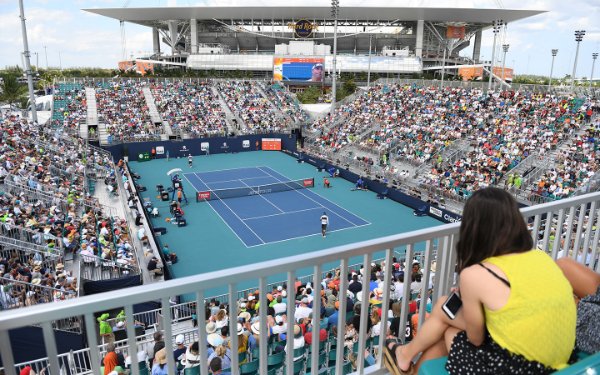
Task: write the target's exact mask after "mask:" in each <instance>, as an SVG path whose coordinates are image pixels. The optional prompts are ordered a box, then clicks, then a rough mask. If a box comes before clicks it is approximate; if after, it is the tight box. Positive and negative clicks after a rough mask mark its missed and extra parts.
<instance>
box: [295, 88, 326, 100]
mask: <svg viewBox="0 0 600 375" xmlns="http://www.w3.org/2000/svg"><path fill="white" fill-rule="evenodd" d="M321 94H322V92H321V88H320V87H318V86H310V87H308V88H306V89H305V90H304V91H303V92H300V93H298V94H297V96H298V100H299V101H300V102H302V103H304V104H314V103H317V102H318V101H319V97H320V96H321Z"/></svg>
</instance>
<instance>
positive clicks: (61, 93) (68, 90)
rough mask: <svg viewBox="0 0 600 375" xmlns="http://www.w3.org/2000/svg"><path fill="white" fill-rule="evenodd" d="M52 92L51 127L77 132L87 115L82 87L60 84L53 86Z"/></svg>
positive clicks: (72, 84) (75, 84)
mask: <svg viewBox="0 0 600 375" xmlns="http://www.w3.org/2000/svg"><path fill="white" fill-rule="evenodd" d="M53 90H54V92H53V106H54V112H53V117H52V126H54V127H59V126H62V127H63V128H67V129H73V130H77V129H78V127H79V122H80V121H82V120H85V118H86V113H87V100H86V96H85V89H84V87H83V86H82V85H81V84H78V83H62V84H58V85H56V86H54V88H53Z"/></svg>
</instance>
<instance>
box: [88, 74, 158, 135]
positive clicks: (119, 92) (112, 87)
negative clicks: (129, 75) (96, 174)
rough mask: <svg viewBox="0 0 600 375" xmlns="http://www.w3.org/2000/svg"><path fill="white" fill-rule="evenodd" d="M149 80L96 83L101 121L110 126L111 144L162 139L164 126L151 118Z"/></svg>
mask: <svg viewBox="0 0 600 375" xmlns="http://www.w3.org/2000/svg"><path fill="white" fill-rule="evenodd" d="M146 84H147V82H145V81H142V82H140V81H134V80H119V81H102V82H98V83H96V101H97V106H98V120H99V122H100V123H103V124H104V125H105V126H106V130H107V132H108V134H109V137H110V140H109V143H114V142H140V141H147V140H157V139H160V135H161V134H163V133H164V128H163V127H162V125H161V124H154V123H152V121H151V119H150V114H149V112H148V105H147V103H146V98H145V97H144V94H143V92H142V87H143V86H145V85H146Z"/></svg>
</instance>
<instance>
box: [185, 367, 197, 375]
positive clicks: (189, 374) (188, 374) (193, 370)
mask: <svg viewBox="0 0 600 375" xmlns="http://www.w3.org/2000/svg"><path fill="white" fill-rule="evenodd" d="M183 375H200V366H196V367H190V368H186V369H183Z"/></svg>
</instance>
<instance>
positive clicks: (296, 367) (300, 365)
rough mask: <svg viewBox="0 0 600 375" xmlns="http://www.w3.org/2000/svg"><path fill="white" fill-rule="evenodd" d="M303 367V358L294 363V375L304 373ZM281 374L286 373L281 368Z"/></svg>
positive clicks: (304, 363) (284, 368) (304, 364)
mask: <svg viewBox="0 0 600 375" xmlns="http://www.w3.org/2000/svg"><path fill="white" fill-rule="evenodd" d="M304 366H306V360H305V359H304V358H302V359H299V360H297V361H295V362H294V366H293V367H294V375H298V374H301V373H302V372H303V371H304ZM283 373H284V374H285V373H287V368H286V367H285V366H284V367H283Z"/></svg>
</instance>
